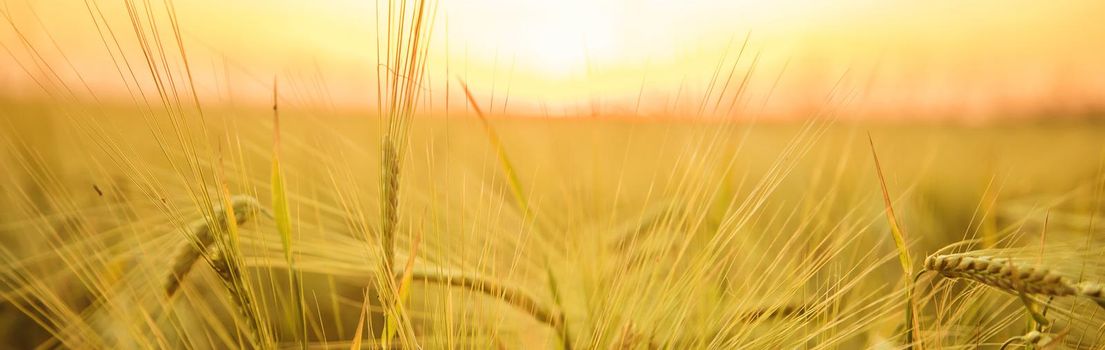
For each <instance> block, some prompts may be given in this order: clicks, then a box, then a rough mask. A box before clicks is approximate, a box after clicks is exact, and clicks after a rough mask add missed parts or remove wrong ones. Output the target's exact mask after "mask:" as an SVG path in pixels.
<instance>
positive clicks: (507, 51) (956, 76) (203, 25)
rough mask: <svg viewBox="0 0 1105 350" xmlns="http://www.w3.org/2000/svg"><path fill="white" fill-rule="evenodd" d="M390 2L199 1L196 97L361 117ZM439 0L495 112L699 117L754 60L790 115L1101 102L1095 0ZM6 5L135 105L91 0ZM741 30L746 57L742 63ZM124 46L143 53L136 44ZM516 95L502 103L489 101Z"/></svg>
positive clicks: (459, 72)
mask: <svg viewBox="0 0 1105 350" xmlns="http://www.w3.org/2000/svg"><path fill="white" fill-rule="evenodd" d="M397 1H399V0H397ZM151 3H154V4H158V3H159V2H157V1H154V2H151ZM379 3H386V2H372V1H363V0H336V1H327V2H307V1H300V0H279V1H265V0H243V1H239V2H234V3H224V2H221V1H217V0H194V1H186V2H175V7H176V8H177V13H178V14H179V17H180V23H181V26H182V35H183V37H184V40H185V43H186V45H187V48H188V50H189V58H190V60H191V61H192V62H191V63H192V64H193V65H192V66H191V69H193V73H194V75H195V79H196V83H197V85H198V86H199V90H198V91H199V92H200V93H201V94H204V95H205V97H206V100H208V101H211V103H220V102H242V101H245V100H250V101H255V102H258V103H265V101H267V100H268V99H269V97H268V96H269V94H270V90H271V86H270V85H271V79H270V78H260V77H271V76H274V75H275V76H280V77H283V78H284V79H286V80H287V81H288V84H291V85H295V86H297V87H298V88H300V89H302V90H304V93H303V96H307V97H311V99H310V100H308V101H304V103H305V104H319V103H321V102H320V101H321V100H322V98H320V97H317V96H322V95H325V96H326V100H327V101H330V102H327V103H331V102H333V103H336V104H338V105H343V106H353V107H358V108H361V107H366V106H364V104H368V103H371V102H368V101H372V100H373V99H372V98H369V97H370V96H373V95H374V89H375V88H376V87H375V85H376V84H375V79H376V78H377V77H376V72H375V70H374V69H373V67H376V64H377V62H376V57H377V54H376V50H377V45H376V37H386V35H381V34H380V33H378V30H379V29H381V28H383V27H384V24H383V22H384V21H386V18H380V19H376V18H374V16H376V15H377V14H378V12H377V11H378V9H376V8H374V7H375V6H383V5H380V4H379ZM436 3H437V5H438V6H439V7H438V11H437V12H436V14H437V16H436V17H435V22H434V23H435V24H434V29H433V30H434V31H433V39H432V44H431V47H430V51H429V52H428V55H429V66H428V67H427V72H428V74H429V76H430V78H429V79H428V84H429V85H430V86H428V87H427V88H428V89H431V90H436V91H440V90H444V88H445V86H444V84H446V83H450V82H454V81H455V79H454V78H455V77H458V76H459V77H462V78H463V79H465V80H466V81H468V83H469V85H470V86H471V87H472V88H473V90H474V91H475V92H476V94H477V95H487V97H488V102H489V103H490V102H492V100H495V102H503V103H506V102H507V101H508V100H509V103H510V105H509V106H497V108H496V109H495V110H500V111H501V110H504V109H505V108H511V109H516V110H518V111H521V112H533V111H534V110H537V109H541V110H543V109H545V108H546V107H547V106H560V107H563V108H561V109H562V110H565V111H575V110H579V109H580V108H581V107H580V106H586V109H593V108H594V107H595V106H609V107H612V108H614V109H617V110H630V111H637V112H639V111H659V112H662V113H668V112H671V111H673V110H675V109H679V108H690V109H691V110H697V107H698V106H699V105H701V100H702V98H703V95H704V94H706V92H707V91H708V90H709V86H710V84H711V80H712V79H714V78H715V77H716V76H718V74H716V73H717V72H716V71H717V70H719V69H722V70H724V72H725V73H726V74H723V75H721V76H722V77H723V78H724V77H728V76H729V74H728V72H729V71H730V70H732V68H734V67H735V68H736V69H735V70H733V71H734V72H744V71H745V70H750V69H752V65H751V61H752V58H753V57H758V60H757V65H756V67H755V69H754V72H753V74H752V75H751V77H750V80H749V87H748V90H749V92H748V95H747V96H748V98H749V99H756V98H759V99H766V97H767V95H768V94H771V101H772V103H771V104H770V105H769V106H767V108H766V109H767V110H775V111H777V112H778V113H783V114H787V113H789V114H796V113H803V112H804V111H807V110H808V109H809V108H812V107H811V106H818V105H822V104H823V102H824V101H823V99H824V95H825V94H826V93H827V92H828V90H829V89H831V88H832V87H833V86H834V84H835V83H836V82H837V81H838V80H840V79H841V77H842V75H845V72H848V73H847V77H846V78H848V79H847V81H846V82H847V83H849V84H850V85H849V86H848V87H849V88H852V89H858V90H862V91H863V94H862V96H864V98H865V100H864V101H853V102H854V103H853V104H852V105H853V106H859V108H857V109H862V110H863V111H862V112H863V113H869V114H896V115H900V114H902V113H914V112H915V111H923V112H924V113H929V114H931V113H961V112H971V113H980V114H982V113H992V112H993V111H992V109H993V108H995V106H1003V107H1010V108H1016V109H1022V110H1023V109H1031V108H1067V107H1070V108H1075V107H1079V106H1083V107H1085V108H1090V107H1093V106H1094V105H1095V104H1096V105H1102V106H1105V79H1102V78H1101V77H1103V76H1105V68H1103V66H1102V65H1101V64H1100V63H1099V62H1102V61H1105V49H1102V47H1101V45H1099V43H1100V42H1102V41H1105V24H1103V23H1105V22H1101V21H1100V20H1099V19H1098V18H1097V16H1096V14H1099V13H1101V12H1102V11H1105V5H1103V3H1101V2H1100V1H1089V0H1087V1H1071V2H1037V1H1030V0H1013V1H1001V0H988V1H977V2H971V3H970V4H969V5H966V4H963V3H962V2H960V1H954V0H937V1H930V2H920V3H919V2H901V3H894V4H888V3H885V2H882V1H873V0H846V1H835V2H832V3H831V4H830V3H826V2H820V1H813V0H785V1H774V2H766V1H753V0H736V1H727V0H686V1H667V0H639V1H625V0H593V1H589V0H565V1H538V0H516V1H503V0H464V1H457V0H439V1H437V2H436ZM101 6H104V7H105V9H104V11H105V12H106V13H109V14H113V15H111V16H109V17H110V18H107V20H106V22H107V24H111V25H112V26H113V27H114V30H115V31H117V32H121V33H126V32H127V31H129V30H130V26H129V24H128V21H127V19H126V18H125V16H124V15H122V14H125V13H126V11H125V9H123V8H122V7H121V6H119V5H118V4H113V3H110V2H104V3H103V4H101ZM159 6H160V5H159ZM32 9H33V10H32ZM4 11H6V12H7V13H9V14H10V15H11V18H12V19H13V22H15V23H13V24H14V26H15V27H17V28H19V29H20V31H21V32H22V35H24V36H25V37H26V38H27V39H28V40H29V41H30V42H31V43H32V44H34V45H35V46H36V47H38V48H39V49H40V50H39V52H38V53H37V54H41V55H42V57H43V58H44V59H45V60H46V61H47V63H49V64H50V65H52V66H55V67H66V66H68V65H69V64H70V62H71V63H72V64H73V65H74V66H75V68H76V69H77V70H79V71H81V72H82V74H83V76H82V77H80V79H78V78H77V77H75V76H72V74H70V72H69V70H62V71H61V72H59V74H60V75H61V77H62V78H65V79H66V80H68V81H69V83H71V84H81V80H83V81H84V82H87V83H88V84H90V85H93V86H95V89H92V90H95V91H97V92H98V93H99V94H103V95H107V94H111V93H114V94H116V95H121V96H124V98H125V96H127V94H128V92H127V91H128V90H127V87H126V86H123V85H121V84H119V83H118V75H119V74H118V72H115V71H113V70H110V69H102V67H112V66H113V63H112V62H113V61H112V57H110V56H109V55H107V54H105V51H106V50H105V49H104V47H103V45H102V44H101V38H100V37H99V36H98V34H97V33H98V32H97V29H96V25H97V24H94V23H93V21H92V20H91V19H89V18H88V13H87V9H86V8H85V7H84V5H83V4H81V2H67V1H56V0H53V1H47V0H43V1H41V2H25V3H24V2H16V3H12V4H11V6H10V7H6V8H5V9H4ZM47 11H49V14H50V15H49V16H42V15H41V14H43V13H47ZM36 12H37V13H38V14H40V15H39V16H37V17H36V16H34V15H33V14H34V13H36ZM38 20H41V23H38V22H36V21H38ZM107 24H105V23H100V24H99V25H100V26H101V29H104V28H103V26H106V25H107ZM1023 28H1031V30H1029V31H1025V30H1023ZM1011 33H1017V34H1015V35H1014V34H1011ZM746 37H748V38H750V41H749V42H748V45H747V50H746V51H745V52H744V55H743V56H741V57H739V58H738V56H737V52H738V51H739V50H740V49H741V48H742V47H744V46H745V45H744V42H743V39H744V38H746ZM131 39H133V38H128V37H127V36H122V37H121V40H123V43H122V44H123V45H125V46H126V45H129V46H127V47H136V46H137V45H138V44H137V43H133V42H130V41H128V40H131ZM165 39H166V40H168V39H169V38H165ZM0 40H5V42H9V43H15V42H21V41H20V39H19V38H17V37H16V36H15V34H14V33H13V32H12V31H10V30H6V31H0ZM55 40H56V44H57V45H56V46H55V43H54V41H55ZM55 47H57V48H64V51H65V52H64V53H62V52H59V50H54V48H55ZM116 54H118V53H116ZM126 54H127V55H129V56H131V57H129V58H128V59H131V60H133V61H136V62H141V61H142V60H144V57H142V56H141V55H140V52H138V51H136V50H129V51H128V52H127V53H126ZM757 55H758V56H757ZM32 56H34V55H32V54H25V53H21V51H19V50H16V52H15V54H14V56H13V57H0V90H2V91H0V93H4V94H7V95H9V96H11V95H21V94H30V93H31V92H33V91H37V90H36V89H34V88H33V87H35V86H36V83H35V82H36V78H32V77H28V76H27V74H26V73H25V72H24V71H23V70H22V68H20V67H24V66H30V65H35V64H37V63H34V62H35V60H37V59H38V58H36V57H32ZM118 58H119V57H115V59H118ZM784 66H787V67H788V68H787V69H786V71H785V72H784V69H783V67H784ZM719 67H720V68H719ZM780 73H785V74H784V75H783V76H782V79H781V80H780V81H779V84H778V86H775V84H774V79H775V78H776V77H777V76H779V74H780ZM733 76H734V77H735V78H738V79H741V78H743V75H742V74H733ZM37 79H38V80H41V77H37ZM312 79H315V80H319V81H309V80H312ZM322 81H325V83H322ZM738 83H739V81H738ZM28 87H31V88H28ZM507 93H509V95H510V98H509V99H506V98H502V99H493V98H491V97H492V96H496V95H498V96H503V95H505V94H507ZM431 95H433V96H437V98H441V96H442V94H441V93H437V94H427V96H431ZM101 97H102V96H101ZM305 98H306V97H305ZM462 100H463V99H460V98H453V99H452V100H451V101H452V102H450V103H457V102H456V101H462ZM760 103H762V102H756V101H751V100H749V101H745V102H742V104H747V105H756V104H760ZM434 106H437V107H440V106H442V104H441V103H440V102H435V104H434ZM683 112H686V111H683Z"/></svg>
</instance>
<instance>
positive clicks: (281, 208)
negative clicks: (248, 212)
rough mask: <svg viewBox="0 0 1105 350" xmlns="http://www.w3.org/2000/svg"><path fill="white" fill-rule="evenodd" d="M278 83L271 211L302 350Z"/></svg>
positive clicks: (304, 328) (274, 107)
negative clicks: (292, 296) (284, 167)
mask: <svg viewBox="0 0 1105 350" xmlns="http://www.w3.org/2000/svg"><path fill="white" fill-rule="evenodd" d="M277 96H278V94H277V87H276V80H275V79H273V86H272V114H273V116H272V120H273V141H272V184H271V186H272V210H273V216H274V217H275V220H276V230H277V232H279V233H280V242H281V244H282V246H283V248H284V259H285V260H286V261H287V263H288V281H289V284H290V285H289V286H288V287H289V289H290V290H291V293H292V295H294V296H295V302H294V303H293V309H294V310H295V315H294V317H295V322H296V338H297V340H298V341H299V342H300V345H301V346H302V348H303V349H306V348H307V322H306V317H307V315H305V314H304V312H303V304H304V300H303V284H302V281H300V278H299V273H298V272H297V270H296V268H295V257H294V256H293V254H292V217H291V212H290V209H289V206H288V192H287V189H286V185H285V182H284V172H283V171H282V170H281V169H280V113H279V108H278V104H277V101H278V98H277Z"/></svg>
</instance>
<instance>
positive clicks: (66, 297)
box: [0, 1, 1105, 349]
mask: <svg viewBox="0 0 1105 350" xmlns="http://www.w3.org/2000/svg"><path fill="white" fill-rule="evenodd" d="M93 3H95V2H93ZM123 3H124V4H125V5H127V6H126V10H127V11H129V12H127V13H128V14H129V16H130V17H129V18H130V19H129V25H130V26H131V28H126V29H127V30H133V31H134V33H132V34H136V36H137V38H139V39H140V40H139V42H140V43H141V45H139V46H138V47H133V48H123V47H122V46H120V44H119V43H118V42H117V41H116V42H114V43H113V44H112V43H111V41H109V40H107V39H106V38H108V36H105V37H104V38H105V39H104V41H103V44H104V45H107V46H108V47H109V48H114V49H115V50H117V51H111V53H110V57H112V58H123V57H128V55H127V54H125V53H124V52H132V51H133V52H138V53H141V54H142V56H144V57H145V58H146V60H144V61H141V62H138V61H136V62H130V61H126V62H124V63H126V65H130V64H134V65H135V66H136V67H129V66H128V68H122V67H123V66H122V65H120V64H119V62H123V61H116V62H115V63H116V65H115V66H114V67H104V69H105V70H109V71H114V72H118V73H120V79H122V80H123V81H124V82H126V83H127V84H133V86H134V87H135V88H136V89H135V90H129V91H130V95H129V96H130V97H131V99H132V100H131V101H130V102H125V101H124V102H106V101H90V100H88V99H86V98H81V97H79V95H80V94H79V93H77V92H75V91H79V90H81V89H82V88H83V89H87V90H89V92H92V91H93V90H95V89H93V88H91V87H89V85H88V84H86V83H85V81H84V80H83V79H81V80H80V84H76V83H74V81H73V80H71V79H66V78H64V77H63V76H62V75H64V74H69V73H63V74H59V73H58V72H64V71H65V70H67V69H70V68H72V71H73V74H75V76H77V77H83V75H82V74H81V73H82V72H80V71H79V70H77V69H75V68H73V67H72V65H69V66H68V67H67V66H65V65H59V64H56V63H57V62H56V61H50V60H46V59H43V58H41V57H39V51H38V49H39V48H41V47H42V46H39V45H36V44H35V43H34V42H32V41H29V40H25V41H21V42H20V44H19V45H21V46H17V45H15V43H13V45H12V46H10V47H9V46H5V48H9V50H11V48H15V49H16V50H17V51H18V50H22V51H18V52H23V53H24V54H28V55H29V56H28V57H30V58H27V59H26V60H17V62H20V64H21V66H20V67H21V68H22V69H24V70H26V71H27V72H28V74H30V75H31V76H34V77H39V78H41V79H42V80H36V82H38V83H39V84H40V87H42V89H43V90H44V91H46V92H47V93H46V94H45V95H44V96H43V97H39V98H34V99H18V98H6V99H2V100H0V325H2V327H0V344H3V347H5V348H17V349H24V348H26V349H55V348H76V349H149V348H157V349H161V348H173V349H177V348H184V349H229V348H257V349H285V348H288V349H291V348H299V349H335V348H343V349H345V348H350V349H360V348H403V349H439V348H440V349H925V348H931V349H937V348H939V349H943V348H948V349H954V348H993V349H1012V348H1029V349H1059V348H1064V349H1065V348H1071V349H1098V348H1105V291H1103V290H1105V289H1103V285H1105V268H1103V266H1105V265H1102V264H1101V262H1102V261H1105V260H1103V259H1105V239H1103V236H1102V234H1105V229H1103V228H1102V224H1101V223H1099V221H1100V218H1099V216H1100V214H1101V213H1103V212H1105V208H1103V205H1105V198H1103V195H1105V123H1102V122H1100V118H1096V119H1095V118H1093V117H1086V118H1069V117H1065V116H1060V115H1056V116H1040V117H1034V118H1019V119H1018V118H1009V119H999V120H996V121H990V122H987V123H973V122H965V121H954V120H953V121H948V120H943V119H940V120H936V119H933V120H889V119H888V120H879V119H863V118H858V119H851V118H845V117H843V116H842V115H841V113H844V112H841V113H834V112H832V109H833V108H834V107H837V106H838V103H837V102H833V101H829V102H826V103H825V106H826V110H829V112H826V113H813V114H812V115H807V116H805V117H803V118H796V119H785V120H783V119H765V120H759V119H756V118H716V117H706V116H703V115H700V114H703V113H701V112H702V111H703V110H707V109H709V108H707V107H706V106H707V105H708V103H707V102H709V101H715V100H716V101H717V102H710V103H713V104H714V106H713V109H714V110H715V112H716V111H717V110H719V109H723V108H720V107H722V106H723V102H722V101H726V100H729V99H730V97H731V98H732V101H734V102H733V105H736V104H737V101H743V100H741V99H743V97H742V96H744V95H742V93H743V92H744V88H745V87H744V83H740V84H739V85H738V84H730V80H732V78H731V77H730V80H725V81H724V83H725V84H724V87H721V84H718V87H717V89H718V90H714V91H713V92H710V91H711V90H707V91H706V92H705V96H704V97H702V101H703V103H702V106H703V107H700V108H699V110H698V111H695V110H693V108H692V109H688V110H678V111H675V112H671V113H668V114H664V115H659V116H658V115H656V114H652V115H649V116H647V117H646V116H643V115H635V114H633V113H604V114H595V113H591V114H590V115H588V114H586V113H579V114H578V115H569V116H558V117H549V116H533V114H532V113H531V114H525V115H523V114H522V113H518V114H516V115H515V114H512V113H510V112H508V111H506V103H505V102H503V105H502V106H503V108H502V112H498V111H496V110H495V106H496V105H494V104H490V105H489V104H486V103H484V102H483V101H484V100H483V99H482V97H481V95H479V91H473V90H476V89H477V87H472V89H471V90H470V86H469V85H468V84H467V82H468V81H467V80H465V75H456V76H444V77H441V76H436V75H435V74H436V73H435V72H436V71H435V70H433V69H428V68H427V66H430V65H433V64H436V63H438V62H435V61H433V59H432V57H434V56H433V55H432V54H431V52H432V47H434V46H432V45H431V38H433V35H434V33H435V32H434V30H435V29H442V28H440V27H435V25H437V24H438V21H439V20H440V18H439V17H438V15H437V14H436V12H435V11H436V10H437V7H435V6H436V5H435V4H434V3H433V2H429V3H428V2H426V1H391V2H387V3H386V4H381V3H377V10H380V9H382V10H383V14H380V13H376V16H377V17H378V19H380V18H385V19H386V22H385V23H386V24H384V28H385V29H387V31H386V34H385V35H384V36H383V37H382V38H379V37H378V38H377V40H378V41H377V42H376V45H377V52H376V55H377V57H376V59H377V61H379V62H383V63H379V64H378V67H379V69H377V72H376V73H377V78H378V79H379V81H377V82H376V94H375V96H365V98H366V99H368V98H374V99H375V100H376V102H377V103H378V104H377V105H376V106H375V108H371V109H360V110H358V109H348V110H346V109H336V108H321V107H320V106H317V105H310V104H305V103H297V102H302V101H301V100H300V99H297V98H296V96H294V95H296V94H298V93H299V92H298V90H296V91H293V92H288V91H289V89H288V85H291V86H292V88H293V89H294V88H302V86H296V85H295V84H294V83H287V82H285V83H283V85H282V84H281V82H280V80H279V79H278V78H274V79H273V81H272V82H271V84H270V85H268V86H271V94H272V96H271V101H266V102H265V103H263V104H260V105H249V104H241V105H221V104H217V103H208V102H207V101H205V100H204V99H203V98H201V97H200V96H201V94H200V93H198V92H197V91H196V86H195V85H194V84H193V81H194V78H193V76H192V70H191V69H192V68H190V67H191V66H190V65H189V63H192V64H195V62H191V61H189V58H188V55H187V52H188V51H187V49H186V48H185V43H186V42H187V41H186V40H185V39H182V37H183V36H184V34H187V31H183V30H181V29H180V28H179V27H178V25H179V23H178V19H177V15H176V13H175V12H173V11H172V9H173V5H172V2H166V3H165V4H163V5H157V6H154V5H150V3H149V2H146V3H135V2H132V1H123ZM89 4H91V3H89ZM97 6H98V5H97ZM159 6H163V7H159ZM88 9H89V10H90V11H89V15H91V16H92V18H94V19H97V20H102V21H104V23H107V22H108V20H107V19H108V16H105V15H104V14H102V13H99V11H98V10H99V8H98V7H94V6H91V5H90V6H89V7H88ZM161 9H169V11H167V12H166V13H157V14H155V13H154V11H155V10H161ZM93 10H97V11H93ZM144 11H145V12H144ZM8 21H9V23H13V28H16V31H17V32H19V31H18V28H19V27H18V26H15V25H14V23H15V22H16V21H13V20H12V19H11V18H10V16H9V17H8ZM96 23H97V24H96V25H97V27H96V28H97V29H100V28H101V27H100V26H101V24H99V23H100V22H96ZM156 25H161V27H156ZM103 28H109V29H110V28H115V29H118V27H112V25H109V24H103ZM157 28H160V29H157ZM19 33H22V32H19ZM182 33H184V34H182ZM109 34H112V35H114V32H111V33H109ZM19 37H20V38H24V37H23V36H22V34H20V35H19ZM54 44H55V45H56V43H54ZM112 45H115V46H112ZM9 52H11V51H9ZM13 57H14V56H13ZM36 57H37V58H36ZM756 57H757V59H758V57H759V56H756ZM738 59H739V57H738ZM725 60H726V58H722V61H723V62H725ZM51 62H54V64H51ZM740 62H744V61H740ZM751 64H752V66H751V67H748V68H740V69H747V70H748V71H749V72H751V71H752V70H754V69H755V67H756V61H752V63H751ZM718 67H719V68H717V70H716V72H722V71H724V70H725V69H729V68H725V69H722V68H723V66H722V65H721V64H720V63H719V64H718ZM136 69H137V72H138V73H136ZM142 70H148V71H149V72H148V73H146V72H142ZM731 70H733V71H737V70H738V65H737V63H732V68H731ZM716 72H715V73H716ZM124 73H129V74H130V75H129V76H128V75H127V74H124ZM144 74H149V76H148V77H144V78H141V79H140V78H138V77H137V76H138V75H144ZM749 74H751V73H749ZM715 75H717V74H715ZM730 75H732V73H730ZM428 79H437V80H436V81H437V82H441V81H444V83H442V84H444V86H448V87H449V88H450V89H452V90H451V91H452V92H445V98H446V99H447V98H450V96H452V98H453V99H454V100H455V101H454V103H456V104H455V105H452V106H454V108H453V109H452V110H450V109H449V107H450V106H451V105H450V102H449V101H448V100H446V102H445V104H444V106H445V108H444V110H441V109H440V108H438V109H434V108H427V106H428V105H430V104H431V103H432V101H433V98H434V97H432V96H433V93H435V92H436V93H438V95H437V97H438V98H441V96H442V95H441V92H442V91H440V89H439V90H432V89H429V88H425V87H424V86H431V85H432V84H431V81H429V80H428ZM493 81H494V80H493ZM424 83H425V84H424ZM265 84H269V83H268V82H266V83H265ZM711 84H713V83H711ZM711 86H713V85H711ZM126 87H127V89H131V87H132V85H126ZM446 91H449V90H446ZM642 91H643V88H642ZM316 92H317V91H316ZM833 93H837V91H835V90H834V91H833ZM642 94H643V93H642ZM840 94H845V93H843V92H840ZM830 95H832V94H830ZM92 96H96V95H95V94H93V95H92ZM507 96H508V98H509V94H508V95H507ZM639 96H640V95H639ZM738 97H740V98H741V99H738ZM457 101H459V102H457ZM639 105H640V102H638V107H639ZM733 105H730V106H729V108H730V109H732V108H733ZM456 106H460V107H459V108H457V107H456ZM1051 117H1053V118H1051Z"/></svg>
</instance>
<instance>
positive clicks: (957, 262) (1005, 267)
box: [925, 255, 1100, 297]
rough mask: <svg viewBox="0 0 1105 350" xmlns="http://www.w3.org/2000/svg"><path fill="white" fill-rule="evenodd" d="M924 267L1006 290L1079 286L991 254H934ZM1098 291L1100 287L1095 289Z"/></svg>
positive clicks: (1048, 291)
mask: <svg viewBox="0 0 1105 350" xmlns="http://www.w3.org/2000/svg"><path fill="white" fill-rule="evenodd" d="M925 270H928V271H935V272H937V273H939V274H941V275H943V276H944V277H948V278H965V279H969V280H973V281H976V282H979V283H983V284H986V285H989V286H993V287H997V288H1001V289H1005V290H1008V291H1023V292H1025V293H1029V294H1041V295H1047V296H1056V297H1061V296H1070V295H1076V294H1079V289H1078V286H1076V285H1075V284H1073V283H1072V282H1071V281H1070V280H1069V279H1067V278H1066V277H1063V276H1062V275H1059V274H1058V273H1055V272H1054V271H1051V270H1049V269H1047V268H1043V267H1036V266H1024V265H1020V264H1017V263H1015V262H1014V261H1013V260H1012V259H1008V258H998V257H991V256H985V255H982V256H964V255H937V256H930V257H928V258H927V259H925ZM1097 291H1100V289H1097Z"/></svg>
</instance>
